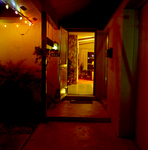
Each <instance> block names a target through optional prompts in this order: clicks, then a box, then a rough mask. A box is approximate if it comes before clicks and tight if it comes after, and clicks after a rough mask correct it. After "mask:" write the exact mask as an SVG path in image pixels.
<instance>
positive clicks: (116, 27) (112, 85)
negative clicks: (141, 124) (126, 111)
mask: <svg viewBox="0 0 148 150" xmlns="http://www.w3.org/2000/svg"><path fill="white" fill-rule="evenodd" d="M127 2H128V0H124V1H123V3H122V4H121V5H120V7H119V8H118V9H117V10H116V12H115V13H114V15H113V16H112V18H111V19H110V21H109V22H108V24H107V26H106V27H105V29H104V32H105V33H108V34H109V48H113V57H112V58H108V80H107V111H108V113H109V115H110V117H111V122H112V125H113V127H114V129H115V131H116V132H117V134H118V135H119V111H120V90H121V87H120V84H121V60H122V29H123V8H124V7H125V5H126V4H127ZM104 42H105V41H104Z"/></svg>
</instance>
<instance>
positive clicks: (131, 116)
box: [119, 9, 139, 138]
mask: <svg viewBox="0 0 148 150" xmlns="http://www.w3.org/2000/svg"><path fill="white" fill-rule="evenodd" d="M122 39H123V46H122V64H121V93H120V120H119V135H120V136H121V137H128V138H134V132H135V127H134V126H135V105H136V84H137V61H138V39H139V11H138V10H134V9H124V19H123V36H122Z"/></svg>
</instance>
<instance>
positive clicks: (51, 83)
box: [46, 22, 60, 103]
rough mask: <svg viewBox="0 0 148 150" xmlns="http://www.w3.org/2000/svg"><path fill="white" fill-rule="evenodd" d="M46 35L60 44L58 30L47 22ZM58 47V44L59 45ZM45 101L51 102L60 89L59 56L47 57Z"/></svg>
mask: <svg viewBox="0 0 148 150" xmlns="http://www.w3.org/2000/svg"><path fill="white" fill-rule="evenodd" d="M47 37H48V38H49V39H50V40H52V41H54V42H57V43H58V44H59V45H60V30H56V29H54V28H53V27H52V26H51V25H50V24H49V23H48V22H47ZM59 48H60V46H59ZM47 62H48V63H47V66H46V69H47V103H51V101H52V100H55V94H56V92H57V91H58V90H59V89H60V83H59V63H60V58H59V57H50V56H49V57H48V58H47Z"/></svg>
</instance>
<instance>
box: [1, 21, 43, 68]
mask: <svg viewBox="0 0 148 150" xmlns="http://www.w3.org/2000/svg"><path fill="white" fill-rule="evenodd" d="M0 32H1V34H0V61H1V63H2V64H6V63H7V62H9V61H13V63H17V62H18V61H20V60H24V65H26V66H27V67H34V68H37V69H41V66H40V63H35V60H36V56H35V55H34V54H33V53H34V51H35V46H41V24H40V23H39V22H36V23H34V25H32V26H31V27H29V26H28V25H25V24H24V25H23V24H22V25H19V27H16V24H15V23H7V27H4V24H2V23H1V24H0ZM21 34H24V35H21Z"/></svg>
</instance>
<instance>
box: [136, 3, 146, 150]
mask: <svg viewBox="0 0 148 150" xmlns="http://www.w3.org/2000/svg"><path fill="white" fill-rule="evenodd" d="M147 14H148V4H146V5H145V6H144V7H143V8H142V10H141V14H140V36H139V55H138V56H139V58H138V86H137V111H136V141H137V143H138V144H139V145H140V147H141V148H142V150H147V149H148V144H147V142H148V95H147V94H148V50H147V49H148V20H147Z"/></svg>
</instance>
